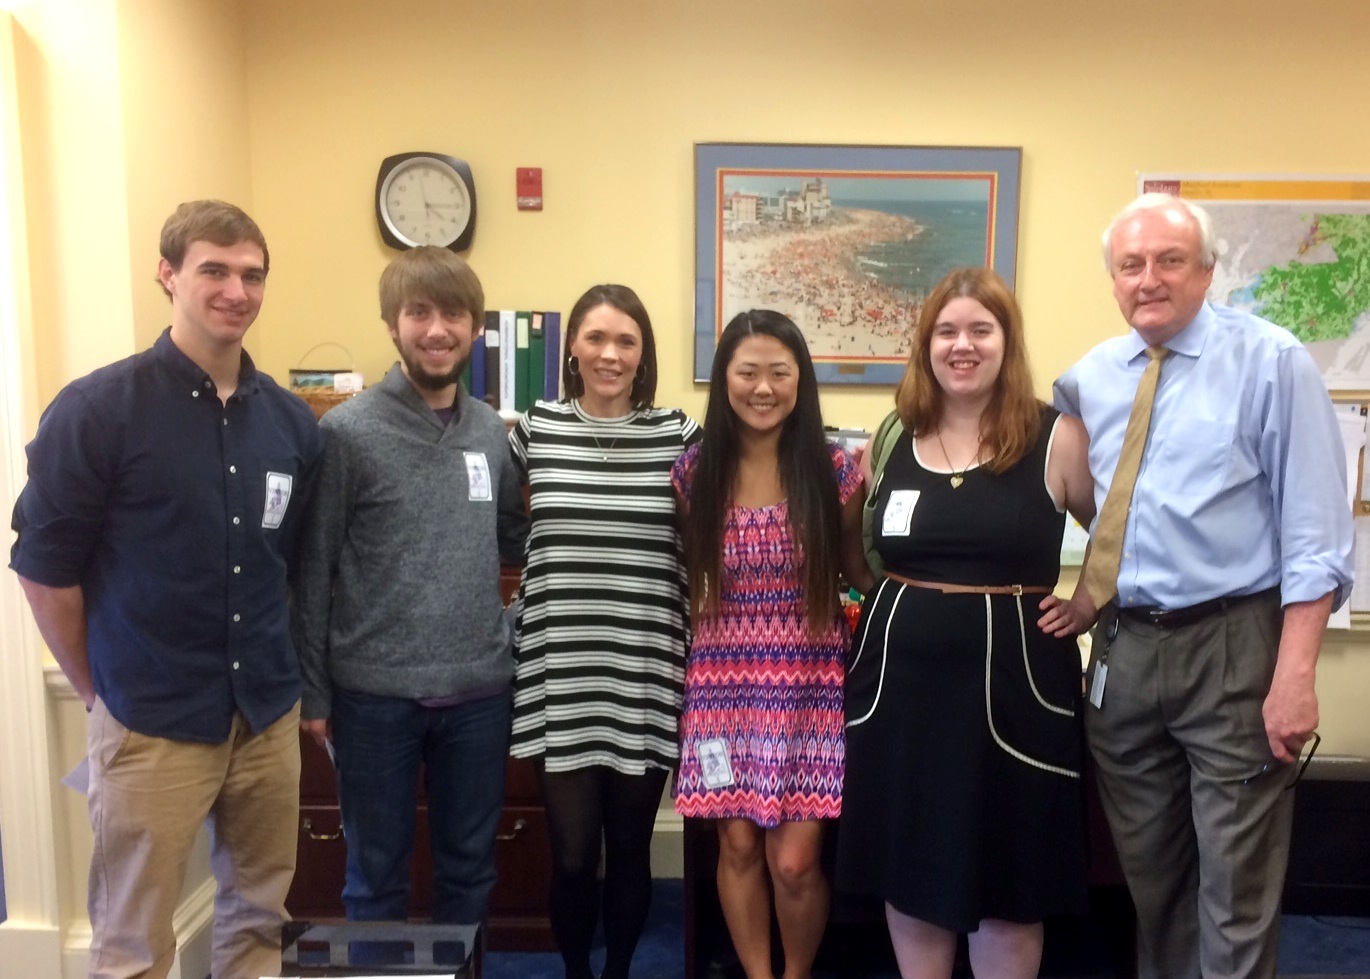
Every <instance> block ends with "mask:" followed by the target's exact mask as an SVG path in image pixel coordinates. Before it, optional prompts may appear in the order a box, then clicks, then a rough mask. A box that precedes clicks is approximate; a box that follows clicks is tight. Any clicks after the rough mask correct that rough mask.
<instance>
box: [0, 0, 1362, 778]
mask: <svg viewBox="0 0 1370 979" xmlns="http://www.w3.org/2000/svg"><path fill="white" fill-rule="evenodd" d="M9 2H10V3H11V4H12V5H13V7H14V10H15V17H16V23H17V24H18V26H19V31H18V32H17V34H16V41H15V45H16V67H17V73H18V77H19V83H20V87H21V92H20V109H21V126H22V131H23V137H24V163H25V172H24V176H25V181H26V189H27V193H26V203H27V205H28V217H29V223H30V225H29V226H30V241H29V244H30V261H31V265H32V275H33V283H34V289H33V307H34V320H35V333H36V336H35V339H34V346H35V354H34V356H35V361H36V364H35V370H36V373H37V376H38V378H39V388H40V397H41V398H42V400H43V401H44V402H45V401H46V400H47V398H49V397H51V395H52V394H53V393H54V392H55V391H56V389H57V387H58V386H60V384H61V383H63V382H64V381H66V380H68V379H70V378H71V377H73V376H76V375H77V374H80V373H82V372H84V371H85V370H88V369H90V368H91V367H94V366H96V365H98V364H100V363H104V362H107V361H109V360H112V359H114V358H115V357H117V356H121V355H123V354H125V353H127V352H129V351H130V350H132V349H135V348H137V347H140V346H143V345H145V343H146V342H147V340H149V339H150V338H151V336H152V335H153V334H154V333H155V332H156V331H157V330H158V329H160V326H161V324H162V321H163V318H164V315H165V307H164V305H163V302H162V300H161V298H160V295H159V294H158V293H157V292H156V290H155V286H153V285H152V284H151V282H150V276H151V273H152V269H153V266H154V264H155V248H156V245H155V236H156V229H157V226H158V225H159V224H160V222H161V220H162V219H163V218H164V217H165V215H166V214H167V213H169V212H170V210H171V208H172V207H173V206H174V205H175V203H177V202H178V201H180V200H182V199H186V198H189V197H198V196H223V197H227V198H229V199H233V200H237V201H238V202H239V203H242V204H244V205H245V206H246V207H247V208H248V210H249V211H251V212H252V213H253V215H254V216H255V217H256V218H257V219H258V220H259V221H260V223H261V224H262V226H263V229H264V230H265V232H266V235H267V238H268V240H269V241H270V243H271V247H272V255H273V260H274V261H273V271H272V275H271V283H270V288H269V289H268V293H267V302H266V306H265V309H264V312H263V314H262V317H261V320H260V322H259V325H258V326H257V327H256V328H255V329H254V331H253V334H252V337H253V343H254V349H255V351H256V353H257V354H258V355H259V359H260V360H261V362H262V364H263V366H264V367H266V368H267V369H268V370H269V371H271V372H272V373H275V374H278V375H283V374H284V372H285V371H286V369H287V368H289V367H291V366H293V365H294V364H295V363H296V362H297V361H298V360H299V358H300V357H301V356H302V355H303V354H304V352H305V351H306V350H307V349H308V348H309V347H311V346H312V345H314V344H315V343H317V342H319V341H322V340H326V339H327V340H339V341H341V342H343V343H344V344H346V345H347V346H348V347H349V348H351V350H352V352H353V354H354V358H355V362H356V366H357V367H358V368H359V369H361V370H363V371H364V372H365V373H366V375H367V377H368V378H369V379H370V380H375V379H376V377H378V376H379V374H380V373H381V372H382V371H383V370H384V368H385V367H386V366H387V365H388V363H389V362H390V360H391V351H390V348H389V345H388V340H387V339H386V337H385V334H384V331H383V330H382V328H381V326H380V324H379V319H378V315H377V312H376V299H375V282H376V278H377V276H378V275H379V272H380V270H381V268H382V267H383V266H384V265H385V263H386V262H387V261H388V260H389V258H390V257H391V255H392V253H391V252H390V251H389V250H388V249H386V248H385V247H384V246H383V245H382V244H381V242H380V239H379V236H378V234H377V232H376V230H375V223H374V217H373V205H372V193H373V190H374V183H375V175H376V168H377V166H378V164H379V162H380V160H381V158H382V157H384V156H386V155H389V154H391V153H395V152H401V151H405V150H413V149H431V150H436V151H440V152H447V153H451V154H453V155H456V156H461V157H464V158H465V159H467V160H468V161H469V162H470V163H471V165H472V168H473V170H474V171H475V175H476V181H477V186H478V189H479V192H480V216H479V221H478V228H477V232H476V244H475V247H474V249H473V250H472V252H471V254H470V258H471V261H472V263H473V264H474V265H475V267H476V269H477V270H478V271H479V273H480V274H481V276H482V279H483V280H484V282H485V284H486V287H487V293H488V295H489V299H490V303H491V305H493V306H502V307H515V306H517V307H524V308H528V307H533V308H559V309H563V310H564V309H567V308H569V306H570V304H571V302H572V301H573V300H574V299H575V298H576V296H577V295H578V294H579V293H580V292H581V291H582V290H583V289H584V288H585V287H586V286H588V285H590V284H591V283H594V282H597V281H605V280H617V281H623V282H627V283H629V284H631V285H633V286H634V287H635V288H636V289H638V291H639V292H640V293H641V294H642V296H643V298H644V300H645V301H646V303H647V306H648V308H649V309H650V310H651V311H652V314H653V318H654V321H655V322H656V324H657V325H658V329H659V331H660V334H661V336H660V339H659V348H660V350H661V356H662V360H663V364H662V367H663V370H662V376H663V379H662V384H661V389H660V392H659V400H660V401H661V402H662V403H664V404H679V405H682V406H684V407H685V408H687V409H688V410H690V411H691V412H692V413H694V414H695V415H696V416H700V415H702V410H703V400H704V394H703V390H702V388H700V387H699V386H697V385H694V384H693V383H692V382H690V381H689V377H690V374H691V367H690V358H691V343H690V329H691V327H690V324H691V318H692V298H691V297H692V278H693V237H694V229H693V226H692V216H691V215H692V211H691V206H692V199H691V198H692V180H691V177H692V156H691V145H692V143H693V142H694V141H696V140H699V141H729V140H733V141H748V142H767V141H771V142H827V143H873V144H896V145H1009V146H1021V147H1023V150H1024V168H1023V202H1022V231H1021V234H1020V238H1019V248H1020V253H1019V254H1020V257H1019V266H1018V283H1019V294H1020V297H1021V299H1022V302H1023V306H1024V310H1025V313H1026V317H1027V323H1028V332H1029V337H1030V346H1031V351H1032V357H1033V361H1034V365H1035V367H1036V373H1037V377H1038V389H1039V392H1041V393H1043V394H1045V393H1046V392H1047V390H1048V389H1049V384H1050V380H1051V379H1052V378H1053V377H1054V376H1055V375H1057V374H1058V373H1060V372H1061V371H1062V370H1063V369H1064V368H1065V367H1067V366H1068V365H1069V364H1070V363H1072V362H1073V361H1074V360H1075V359H1076V358H1077V357H1078V356H1079V355H1080V354H1081V353H1083V352H1084V350H1086V349H1087V348H1088V347H1089V346H1091V345H1092V344H1094V343H1095V342H1097V341H1098V340H1099V339H1101V338H1103V337H1104V336H1106V335H1109V334H1111V333H1114V332H1117V331H1119V330H1120V329H1121V328H1122V323H1121V320H1120V319H1119V317H1118V314H1117V311H1116V309H1115V308H1114V306H1113V304H1112V301H1111V299H1110V298H1109V292H1108V286H1107V282H1106V280H1105V278H1104V275H1103V272H1102V270H1101V268H1100V263H1099V256H1098V246H1097V236H1098V232H1099V229H1100V228H1101V227H1102V225H1103V224H1104V223H1105V222H1106V221H1107V220H1108V218H1109V217H1110V216H1111V214H1112V213H1113V212H1114V211H1115V210H1116V209H1117V208H1118V207H1119V206H1120V205H1121V204H1122V203H1124V202H1125V201H1126V200H1127V199H1128V198H1129V197H1130V196H1131V195H1132V193H1133V192H1134V188H1135V176H1136V173H1137V172H1138V171H1139V170H1140V171H1162V170H1183V171H1197V172H1246V173H1259V172H1264V173H1290V172H1294V173H1298V172H1307V173H1363V172H1365V171H1366V170H1367V169H1370V167H1367V164H1366V162H1365V161H1366V160H1370V129H1367V127H1365V126H1364V125H1363V124H1362V123H1361V119H1360V115H1361V113H1360V110H1359V101H1358V99H1359V93H1361V92H1364V91H1370V62H1367V60H1366V59H1365V58H1364V57H1363V53H1362V50H1361V49H1362V47H1363V44H1364V39H1365V38H1366V37H1367V36H1370V5H1367V4H1365V3H1363V2H1362V0H1323V2H1320V3H1318V4H1302V5H1300V4H1290V3H1288V2H1287V0H1247V2H1243V3H1241V4H1237V3H1228V4H1220V3H1207V4H1202V3H1194V2H1193V0H1184V2H1181V0H1156V2H1153V3H1151V4H1149V5H1147V6H1146V7H1144V8H1137V7H1129V6H1126V5H1119V4H1109V3H1100V2H1097V0H1050V2H1048V0H1025V2H1012V0H963V2H961V3H957V4H949V3H941V2H932V0H853V2H851V3H846V4H837V3H833V2H831V0H787V2H783V3H781V2H775V0H727V2H724V0H696V2H693V3H676V2H668V0H645V2H644V0H638V2H634V3H626V2H612V0H506V2H501V3H497V2H493V0H392V2H390V3H386V4H379V3H374V2H372V0H238V2H237V3H234V2H232V0H122V2H116V0H41V2H40V0H9ZM517 166H541V167H543V168H544V179H545V193H546V198H547V204H546V209H545V210H544V211H542V212H540V213H520V212H518V211H516V210H515V207H514V200H513V198H514V169H515V167H517ZM135 323H136V326H135ZM326 359H329V360H332V359H333V358H332V357H328V358H326ZM888 400H889V392H888V390H887V389H886V390H878V391H874V392H861V391H851V390H845V389H828V390H827V391H825V394H824V405H825V410H826V411H827V414H828V419H829V421H831V422H835V423H841V424H848V425H863V426H870V425H873V424H874V422H875V420H876V419H877V418H878V417H879V416H880V415H881V414H883V412H884V411H885V409H886V406H887V404H888ZM1345 639H1346V637H1334V640H1333V642H1332V643H1330V644H1329V647H1328V649H1327V651H1326V652H1325V654H1324V662H1323V669H1322V672H1321V677H1320V689H1321V690H1322V691H1323V692H1324V695H1323V703H1324V716H1325V724H1324V734H1325V735H1329V736H1328V744H1327V746H1326V747H1327V748H1328V749H1330V750H1333V751H1350V750H1356V751H1360V752H1362V753H1367V754H1370V719H1367V717H1366V716H1365V712H1364V711H1363V710H1360V709H1357V708H1356V707H1355V705H1354V704H1352V703H1351V702H1350V700H1351V697H1350V694H1349V693H1348V692H1349V691H1364V690H1366V689H1367V688H1370V657H1368V656H1367V649H1366V646H1365V644H1362V643H1360V642H1350V643H1348V642H1346V641H1345Z"/></svg>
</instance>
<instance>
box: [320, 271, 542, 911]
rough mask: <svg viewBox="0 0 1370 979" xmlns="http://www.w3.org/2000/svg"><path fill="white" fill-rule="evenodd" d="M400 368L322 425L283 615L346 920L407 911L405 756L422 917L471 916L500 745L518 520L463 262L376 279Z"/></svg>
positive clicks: (487, 877)
mask: <svg viewBox="0 0 1370 979" xmlns="http://www.w3.org/2000/svg"><path fill="white" fill-rule="evenodd" d="M380 296H381V316H382V317H383V318H384V320H385V323H386V326H387V328H388V329H389V331H390V337H391V339H392V340H393V341H394V343H395V347H396V348H397V349H398V350H399V354H400V362H399V363H398V364H396V365H395V366H394V367H392V368H391V369H390V371H389V373H387V374H386V376H385V378H384V379H383V380H382V381H381V382H380V383H379V384H377V385H376V386H375V387H373V388H371V389H369V390H367V391H365V392H363V393H362V394H360V395H358V396H357V397H356V398H354V399H352V400H351V401H349V402H347V403H345V404H343V405H340V406H339V407H337V408H335V409H333V410H332V411H330V412H329V413H328V414H327V415H326V416H325V417H324V419H323V422H322V428H323V429H324V431H325V437H326V443H325V449H324V457H323V465H322V468H321V471H320V474H319V482H318V486H317V489H316V491H315V498H314V506H313V510H312V512H311V516H310V519H309V521H308V524H307V527H306V531H305V539H304V543H303V565H304V570H303V573H302V575H301V579H302V580H301V582H300V584H299V586H298V589H297V595H296V602H297V626H298V632H299V633H300V635H299V643H298V645H299V648H300V658H301V664H302V668H303V674H304V695H303V701H302V706H301V717H302V721H301V726H302V727H303V728H304V730H305V731H306V732H308V733H309V734H310V735H311V736H312V737H313V738H314V739H315V740H316V741H318V742H319V743H320V744H321V745H323V744H325V743H326V742H328V741H331V742H332V746H333V750H334V754H335V761H336V765H337V775H338V795H339V800H340V803H341V807H342V821H343V830H344V833H345V835H346V838H347V878H346V884H345V885H344V887H343V903H344V905H345V906H346V909H347V917H348V919H349V920H352V921H376V920H388V921H394V920H404V919H405V918H406V917H407V913H408V904H409V860H410V856H411V853H412V850H413V844H414V821H415V813H416V810H417V784H418V777H419V770H420V764H421V763H422V765H423V770H424V772H425V778H426V781H425V787H426V789H427V794H428V811H429V821H428V825H429V835H430V838H431V841H432V856H433V875H434V896H433V920H434V921H438V922H448V923H467V922H478V921H481V920H483V919H484V917H485V914H486V906H487V903H488V900H489V896H490V890H491V888H492V887H493V886H494V883H495V866H494V838H495V828H496V823H497V821H498V819H499V811H500V807H501V804H502V800H503V795H504V766H505V755H506V752H507V750H508V739H509V713H510V701H511V697H510V678H511V676H512V674H513V660H512V657H511V653H510V647H511V638H512V637H511V626H510V620H509V618H508V617H507V616H506V615H505V614H504V610H503V607H502V601H501V597H500V590H499V566H500V558H501V557H503V558H504V560H506V561H508V562H510V563H516V564H521V563H522V562H523V550H524V542H525V539H526V537H527V529H528V520H527V514H526V511H525V509H524V505H523V497H522V493H521V492H520V488H519V480H518V476H517V473H516V471H515V469H514V466H513V464H512V461H511V458H510V454H509V446H508V441H507V439H506V435H505V427H504V423H503V421H502V420H501V419H500V417H499V415H498V414H497V413H496V412H495V411H494V410H493V409H491V408H490V407H489V406H487V405H485V404H482V403H481V402H479V401H476V400H475V399H473V398H472V397H471V396H470V395H469V394H468V393H467V392H466V391H464V390H463V389H462V387H461V384H460V383H459V380H458V379H459V377H460V375H461V371H462V368H463V367H464V366H465V364H466V361H467V359H468V358H469V357H470V354H471V343H472V340H473V339H474V337H475V336H476V335H477V334H478V331H479V329H480V325H481V324H482V323H483V322H484V305H485V300H484V295H483V293H482V290H481V286H480V281H479V280H478V279H477V278H476V275H475V273H474V272H472V271H471V269H470V268H469V267H468V266H467V264H466V263H465V262H464V261H462V260H461V259H460V258H459V257H458V256H456V255H454V254H453V253H452V252H450V251H447V250H445V249H441V248H434V247H421V248H415V249H413V250H411V251H408V252H405V253H404V254H403V255H401V256H400V257H399V258H397V259H395V260H394V261H393V262H391V263H390V265H389V266H388V267H387V268H386V270H385V272H384V273H383V274H382V275H381V283H380Z"/></svg>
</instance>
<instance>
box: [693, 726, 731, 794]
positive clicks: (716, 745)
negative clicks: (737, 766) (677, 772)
mask: <svg viewBox="0 0 1370 979" xmlns="http://www.w3.org/2000/svg"><path fill="white" fill-rule="evenodd" d="M695 754H696V755H697V756H698V757H699V770H700V774H701V775H702V776H703V778H704V787H705V788H709V789H719V788H722V787H723V786H725V785H732V784H733V766H732V762H730V761H729V760H728V743H727V742H726V741H724V740H723V739H722V738H713V739H711V740H709V741H701V742H699V744H698V745H697V746H696V747H695Z"/></svg>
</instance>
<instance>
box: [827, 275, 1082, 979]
mask: <svg viewBox="0 0 1370 979" xmlns="http://www.w3.org/2000/svg"><path fill="white" fill-rule="evenodd" d="M895 401H896V405H897V413H898V415H899V417H900V420H901V421H902V423H903V429H902V431H900V430H898V429H896V431H898V432H899V436H898V442H897V443H896V445H895V447H894V449H893V451H892V453H891V454H890V455H889V458H888V462H887V463H886V465H885V467H884V469H883V470H882V473H881V475H880V477H879V479H878V482H877V483H876V485H875V486H874V487H873V490H872V492H873V494H874V495H875V496H876V509H875V514H874V517H875V523H874V542H875V545H876V548H877V550H878V551H879V553H880V555H881V557H882V559H883V562H884V565H885V569H886V570H885V577H884V579H883V580H882V581H881V582H880V583H879V584H878V585H877V587H876V588H875V589H874V590H873V591H872V592H871V593H870V594H869V595H868V596H867V598H866V605H865V609H864V612H863V616H862V623H861V627H860V630H859V634H858V636H857V637H856V639H855V641H854V642H853V645H852V658H851V662H850V664H849V667H848V675H847V700H846V711H847V772H846V792H845V797H844V799H843V809H842V821H841V829H840V832H839V842H838V847H839V852H838V885H839V887H842V888H843V889H846V890H852V891H860V892H867V893H870V892H873V893H875V894H877V895H878V896H880V897H881V898H882V899H883V900H884V901H885V907H886V918H887V921H888V924H889V929H890V937H891V939H892V941H893V943H894V948H895V953H896V956H897V958H898V960H899V968H900V972H901V974H902V975H903V976H905V977H939V979H945V977H948V976H950V975H951V971H952V966H953V960H954V957H955V948H956V936H957V933H958V932H970V933H971V934H970V953H971V965H972V967H973V968H974V970H975V973H976V975H978V976H995V977H1018V976H1022V977H1028V976H1035V975H1036V974H1037V969H1038V966H1039V964H1040V961H1041V952H1042V925H1041V922H1042V918H1043V917H1044V916H1046V915H1051V914H1060V913H1069V912H1074V911H1080V910H1083V907H1084V899H1085V880H1084V875H1085V866H1084V862H1085V839H1084V825H1083V814H1084V805H1083V796H1082V790H1081V779H1080V769H1081V763H1082V761H1083V756H1084V748H1083V738H1082V727H1081V723H1080V710H1079V708H1080V658H1079V654H1078V652H1077V650H1076V646H1075V643H1074V641H1073V640H1072V639H1071V638H1069V636H1068V635H1066V633H1072V632H1074V631H1077V630H1078V629H1079V628H1080V627H1082V625H1083V623H1079V622H1076V621H1074V620H1073V619H1072V615H1073V612H1072V610H1071V609H1070V608H1069V607H1068V606H1066V605H1063V604H1062V603H1058V602H1057V601H1056V600H1055V599H1054V598H1052V597H1051V595H1050V592H1051V590H1052V589H1053V588H1054V586H1055V584H1056V579H1057V576H1058V573H1059V571H1060V547H1061V534H1062V532H1063V530H1064V526H1065V514H1066V511H1067V510H1068V511H1069V512H1070V513H1071V514H1072V515H1073V516H1075V517H1076V519H1078V520H1080V521H1081V523H1083V524H1085V525H1086V526H1088V524H1089V522H1090V521H1091V520H1092V519H1093V516H1094V497H1093V492H1094V487H1093V482H1092V480H1091V478H1090V475H1089V469H1088V463H1087V458H1086V450H1087V448H1088V444H1087V438H1086V435H1085V431H1084V428H1083V426H1082V425H1081V424H1080V422H1079V421H1078V420H1077V419H1074V418H1070V417H1068V416H1063V415H1058V414H1057V412H1055V411H1054V410H1053V409H1051V408H1049V407H1047V406H1046V405H1044V404H1042V403H1041V402H1039V401H1038V400H1037V399H1036V398H1035V397H1034V396H1033V388H1032V380H1031V376H1030V373H1029V371H1028V364H1027V354H1026V351H1025V349H1024V345H1023V332H1022V317H1021V314H1020V313H1019V310H1018V305H1017V303H1016V302H1015V300H1014V298H1013V295H1012V293H1011V292H1010V291H1009V289H1008V287H1007V286H1006V285H1005V284H1004V283H1003V281H1002V280H1001V279H1000V278H999V277H998V276H997V275H995V274H994V273H993V272H991V271H989V270H987V269H958V270H956V271H953V272H952V273H951V274H949V275H948V276H947V277H946V278H945V279H943V280H942V282H940V283H939V284H938V285H937V287H936V288H935V289H934V290H933V291H932V294H931V295H930V296H929V297H928V299H927V301H926V303H925V304H924V307H923V312H922V315H921V316H920V318H919V322H918V326H917V330H916V332H915V334H914V344H913V352H912V353H911V355H910V357H909V362H908V366H907V368H906V370H905V373H904V378H903V380H902V381H901V383H900V385H899V389H898V391H897V393H896V398H895ZM867 457H868V458H869V453H868V454H867Z"/></svg>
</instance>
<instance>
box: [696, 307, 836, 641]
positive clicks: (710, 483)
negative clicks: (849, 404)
mask: <svg viewBox="0 0 1370 979" xmlns="http://www.w3.org/2000/svg"><path fill="white" fill-rule="evenodd" d="M756 336H763V337H772V338H774V339H776V340H778V341H780V342H781V343H782V344H784V345H785V347H786V349H788V350H789V351H790V353H791V354H793V355H794V360H795V364H796V365H798V368H799V377H798V384H797V387H796V398H795V405H794V410H793V411H792V412H790V416H789V417H788V418H786V419H785V422H784V425H783V427H782V428H781V430H780V439H779V442H778V444H777V446H776V454H777V463H778V468H779V471H780V487H781V491H782V492H783V493H784V494H785V500H786V508H787V509H788V511H789V523H790V540H791V541H792V542H793V546H794V558H795V562H796V564H797V565H798V568H799V572H798V576H799V585H800V587H801V589H802V594H803V602H804V609H805V616H806V618H807V620H808V627H809V632H810V633H811V634H819V633H821V632H823V631H825V630H827V629H829V628H831V626H832V624H833V621H834V620H835V619H836V617H837V613H838V608H839V604H840V603H839V600H838V595H837V578H838V555H839V554H840V553H841V533H842V515H841V503H840V502H839V494H838V489H837V473H836V472H835V471H834V470H833V463H832V453H831V450H830V449H829V447H828V440H827V438H826V436H824V434H823V414H822V411H821V409H820V408H819V404H818V379H817V377H816V376H815V375H814V370H813V358H811V357H810V356H809V347H808V344H806V343H805V342H804V335H803V334H802V333H800V332H799V327H797V326H795V325H794V323H793V322H791V320H790V319H789V318H788V317H786V316H784V315H782V314H781V313H777V312H775V311H773V310H769V309H753V310H749V311H747V312H745V313H739V314H738V315H737V316H735V317H733V319H732V321H731V322H730V323H729V324H728V325H727V327H726V328H725V329H724V330H723V334H722V336H720V337H719V338H718V349H717V350H716V351H715V353H714V363H713V370H712V372H711V374H710V377H709V405H708V408H706V409H705V412H704V437H703V440H702V441H701V444H700V447H699V457H698V459H697V461H696V464H695V470H694V475H693V478H692V480H691V485H690V496H689V500H688V501H687V503H688V506H689V512H688V514H687V515H686V518H685V519H684V521H683V522H682V535H683V537H684V544H685V564H686V566H687V568H688V569H689V572H690V605H691V609H692V611H693V613H694V615H695V616H697V617H699V618H701V619H704V618H714V617H716V616H717V615H718V612H719V594H720V592H721V590H722V584H721V583H722V577H723V524H724V521H725V520H726V518H727V514H728V507H729V505H730V504H731V502H732V498H733V487H734V484H735V483H736V482H737V459H738V455H739V451H740V449H739V440H740V437H741V435H740V430H739V422H738V419H737V414H736V413H735V412H734V411H733V408H732V404H731V402H730V401H729V399H728V365H729V364H730V363H731V362H732V359H733V356H734V354H736V353H737V348H738V346H739V345H740V344H741V343H742V341H743V340H746V339H747V338H748V337H756Z"/></svg>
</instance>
